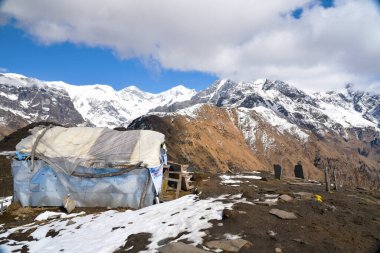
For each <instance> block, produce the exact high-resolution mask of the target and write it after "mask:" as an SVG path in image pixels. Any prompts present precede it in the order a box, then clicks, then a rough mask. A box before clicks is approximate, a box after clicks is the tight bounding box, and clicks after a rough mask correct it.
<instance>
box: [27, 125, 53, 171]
mask: <svg viewBox="0 0 380 253" xmlns="http://www.w3.org/2000/svg"><path fill="white" fill-rule="evenodd" d="M52 127H53V126H52V125H49V126H48V127H46V128H45V129H44V130H43V131H42V133H41V134H40V135H38V137H37V138H36V141H35V142H34V143H33V147H32V152H31V160H32V165H31V166H30V167H31V168H30V170H31V171H32V172H33V171H34V155H35V153H36V149H37V145H38V143H39V142H40V140H41V138H42V137H43V136H44V135H45V133H46V132H47V130H49V129H50V128H52Z"/></svg>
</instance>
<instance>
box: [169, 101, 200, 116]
mask: <svg viewBox="0 0 380 253" xmlns="http://www.w3.org/2000/svg"><path fill="white" fill-rule="evenodd" d="M203 105H204V104H196V105H193V106H190V107H186V108H184V109H181V110H178V111H176V112H175V113H174V114H177V115H182V116H187V117H190V118H196V117H197V116H198V111H199V110H200V108H202V106H203Z"/></svg>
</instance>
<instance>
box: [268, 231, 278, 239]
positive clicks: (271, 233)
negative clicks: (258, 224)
mask: <svg viewBox="0 0 380 253" xmlns="http://www.w3.org/2000/svg"><path fill="white" fill-rule="evenodd" d="M267 234H268V235H269V236H270V237H271V238H275V237H276V235H277V233H276V232H274V231H273V230H268V232H267Z"/></svg>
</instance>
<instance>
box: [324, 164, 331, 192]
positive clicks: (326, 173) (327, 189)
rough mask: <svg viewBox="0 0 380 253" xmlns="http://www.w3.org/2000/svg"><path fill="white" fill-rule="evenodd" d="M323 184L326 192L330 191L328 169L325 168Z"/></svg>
mask: <svg viewBox="0 0 380 253" xmlns="http://www.w3.org/2000/svg"><path fill="white" fill-rule="evenodd" d="M325 182H326V191H327V192H329V191H330V179H329V169H328V168H327V166H326V167H325Z"/></svg>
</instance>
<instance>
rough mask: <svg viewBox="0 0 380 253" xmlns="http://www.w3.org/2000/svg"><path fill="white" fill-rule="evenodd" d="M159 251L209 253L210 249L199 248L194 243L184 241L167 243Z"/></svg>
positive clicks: (164, 252)
mask: <svg viewBox="0 0 380 253" xmlns="http://www.w3.org/2000/svg"><path fill="white" fill-rule="evenodd" d="M159 252H160V253H174V252H181V253H208V251H205V250H203V249H200V248H197V247H195V246H193V245H189V244H185V243H183V242H172V243H169V244H166V245H165V246H164V247H162V248H160V249H159Z"/></svg>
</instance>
